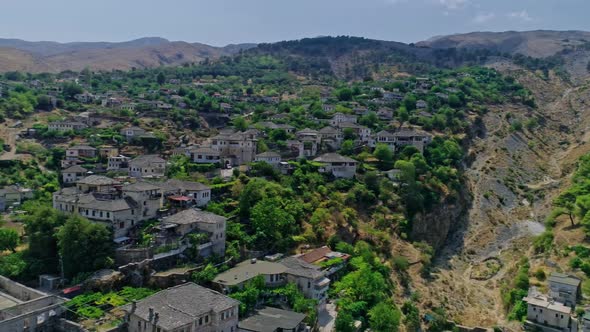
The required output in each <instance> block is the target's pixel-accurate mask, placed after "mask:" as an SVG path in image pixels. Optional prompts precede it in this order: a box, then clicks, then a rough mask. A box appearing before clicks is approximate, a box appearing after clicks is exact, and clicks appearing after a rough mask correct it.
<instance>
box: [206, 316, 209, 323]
mask: <svg viewBox="0 0 590 332" xmlns="http://www.w3.org/2000/svg"><path fill="white" fill-rule="evenodd" d="M207 323H209V315H207V316H205V324H207Z"/></svg>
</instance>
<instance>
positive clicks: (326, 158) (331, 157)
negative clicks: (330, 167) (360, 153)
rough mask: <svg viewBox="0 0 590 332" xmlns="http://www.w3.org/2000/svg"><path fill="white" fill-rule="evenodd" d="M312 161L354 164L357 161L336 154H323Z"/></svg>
mask: <svg viewBox="0 0 590 332" xmlns="http://www.w3.org/2000/svg"><path fill="white" fill-rule="evenodd" d="M313 161H316V162H320V163H356V162H357V161H356V160H354V159H352V158H349V157H345V156H343V155H339V154H337V153H326V154H323V155H321V156H319V157H317V158H315V159H314V160H313Z"/></svg>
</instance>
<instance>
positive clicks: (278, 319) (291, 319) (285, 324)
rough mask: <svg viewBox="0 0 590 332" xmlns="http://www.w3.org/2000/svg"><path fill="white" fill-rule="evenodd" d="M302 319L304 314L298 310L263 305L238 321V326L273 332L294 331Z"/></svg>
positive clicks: (251, 329)
mask: <svg viewBox="0 0 590 332" xmlns="http://www.w3.org/2000/svg"><path fill="white" fill-rule="evenodd" d="M304 319H305V315H304V314H301V313H298V312H293V311H287V310H281V309H277V308H272V307H264V308H262V309H260V310H256V312H255V314H254V315H252V316H250V317H248V318H246V319H244V320H242V321H240V323H239V324H238V327H239V328H240V329H242V330H246V331H252V332H274V331H277V330H279V329H283V330H287V331H291V330H293V331H295V329H296V328H297V327H298V326H299V324H301V322H303V320H304Z"/></svg>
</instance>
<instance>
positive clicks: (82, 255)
mask: <svg viewBox="0 0 590 332" xmlns="http://www.w3.org/2000/svg"><path fill="white" fill-rule="evenodd" d="M24 208H25V209H27V210H28V214H27V215H25V216H24V217H22V220H21V221H22V222H23V223H24V226H25V227H24V229H25V234H26V236H27V242H26V249H24V250H22V251H18V252H14V253H12V254H9V255H5V256H2V257H1V258H0V274H2V275H8V276H10V277H14V278H17V279H24V280H27V279H29V278H34V277H36V276H37V275H39V274H43V273H58V272H63V274H64V276H65V277H66V278H68V279H70V280H72V279H73V278H75V277H77V276H80V275H84V274H87V273H91V272H94V271H96V270H99V269H102V268H106V267H110V266H111V265H112V264H113V260H112V257H113V254H114V251H113V250H114V248H113V247H112V234H111V231H110V230H109V229H108V228H107V227H106V226H104V225H102V224H97V223H92V222H90V221H88V220H87V219H84V218H82V217H80V216H77V215H72V216H66V215H64V214H62V213H60V212H58V211H56V210H54V209H53V208H51V207H49V206H39V205H38V204H35V206H30V205H29V206H24ZM0 236H3V240H1V241H0V242H4V241H7V242H8V243H9V244H10V246H13V245H14V244H15V243H14V240H13V238H14V234H13V233H12V232H10V231H2V232H1V233H0ZM4 236H5V237H4ZM17 243H18V242H17ZM10 246H7V247H6V249H11V248H10Z"/></svg>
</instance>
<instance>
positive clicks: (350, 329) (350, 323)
mask: <svg viewBox="0 0 590 332" xmlns="http://www.w3.org/2000/svg"><path fill="white" fill-rule="evenodd" d="M334 327H335V328H336V331H338V332H354V331H356V329H355V328H354V318H353V317H352V315H351V314H350V313H348V312H345V311H342V310H340V311H338V316H336V321H335V322H334Z"/></svg>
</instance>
